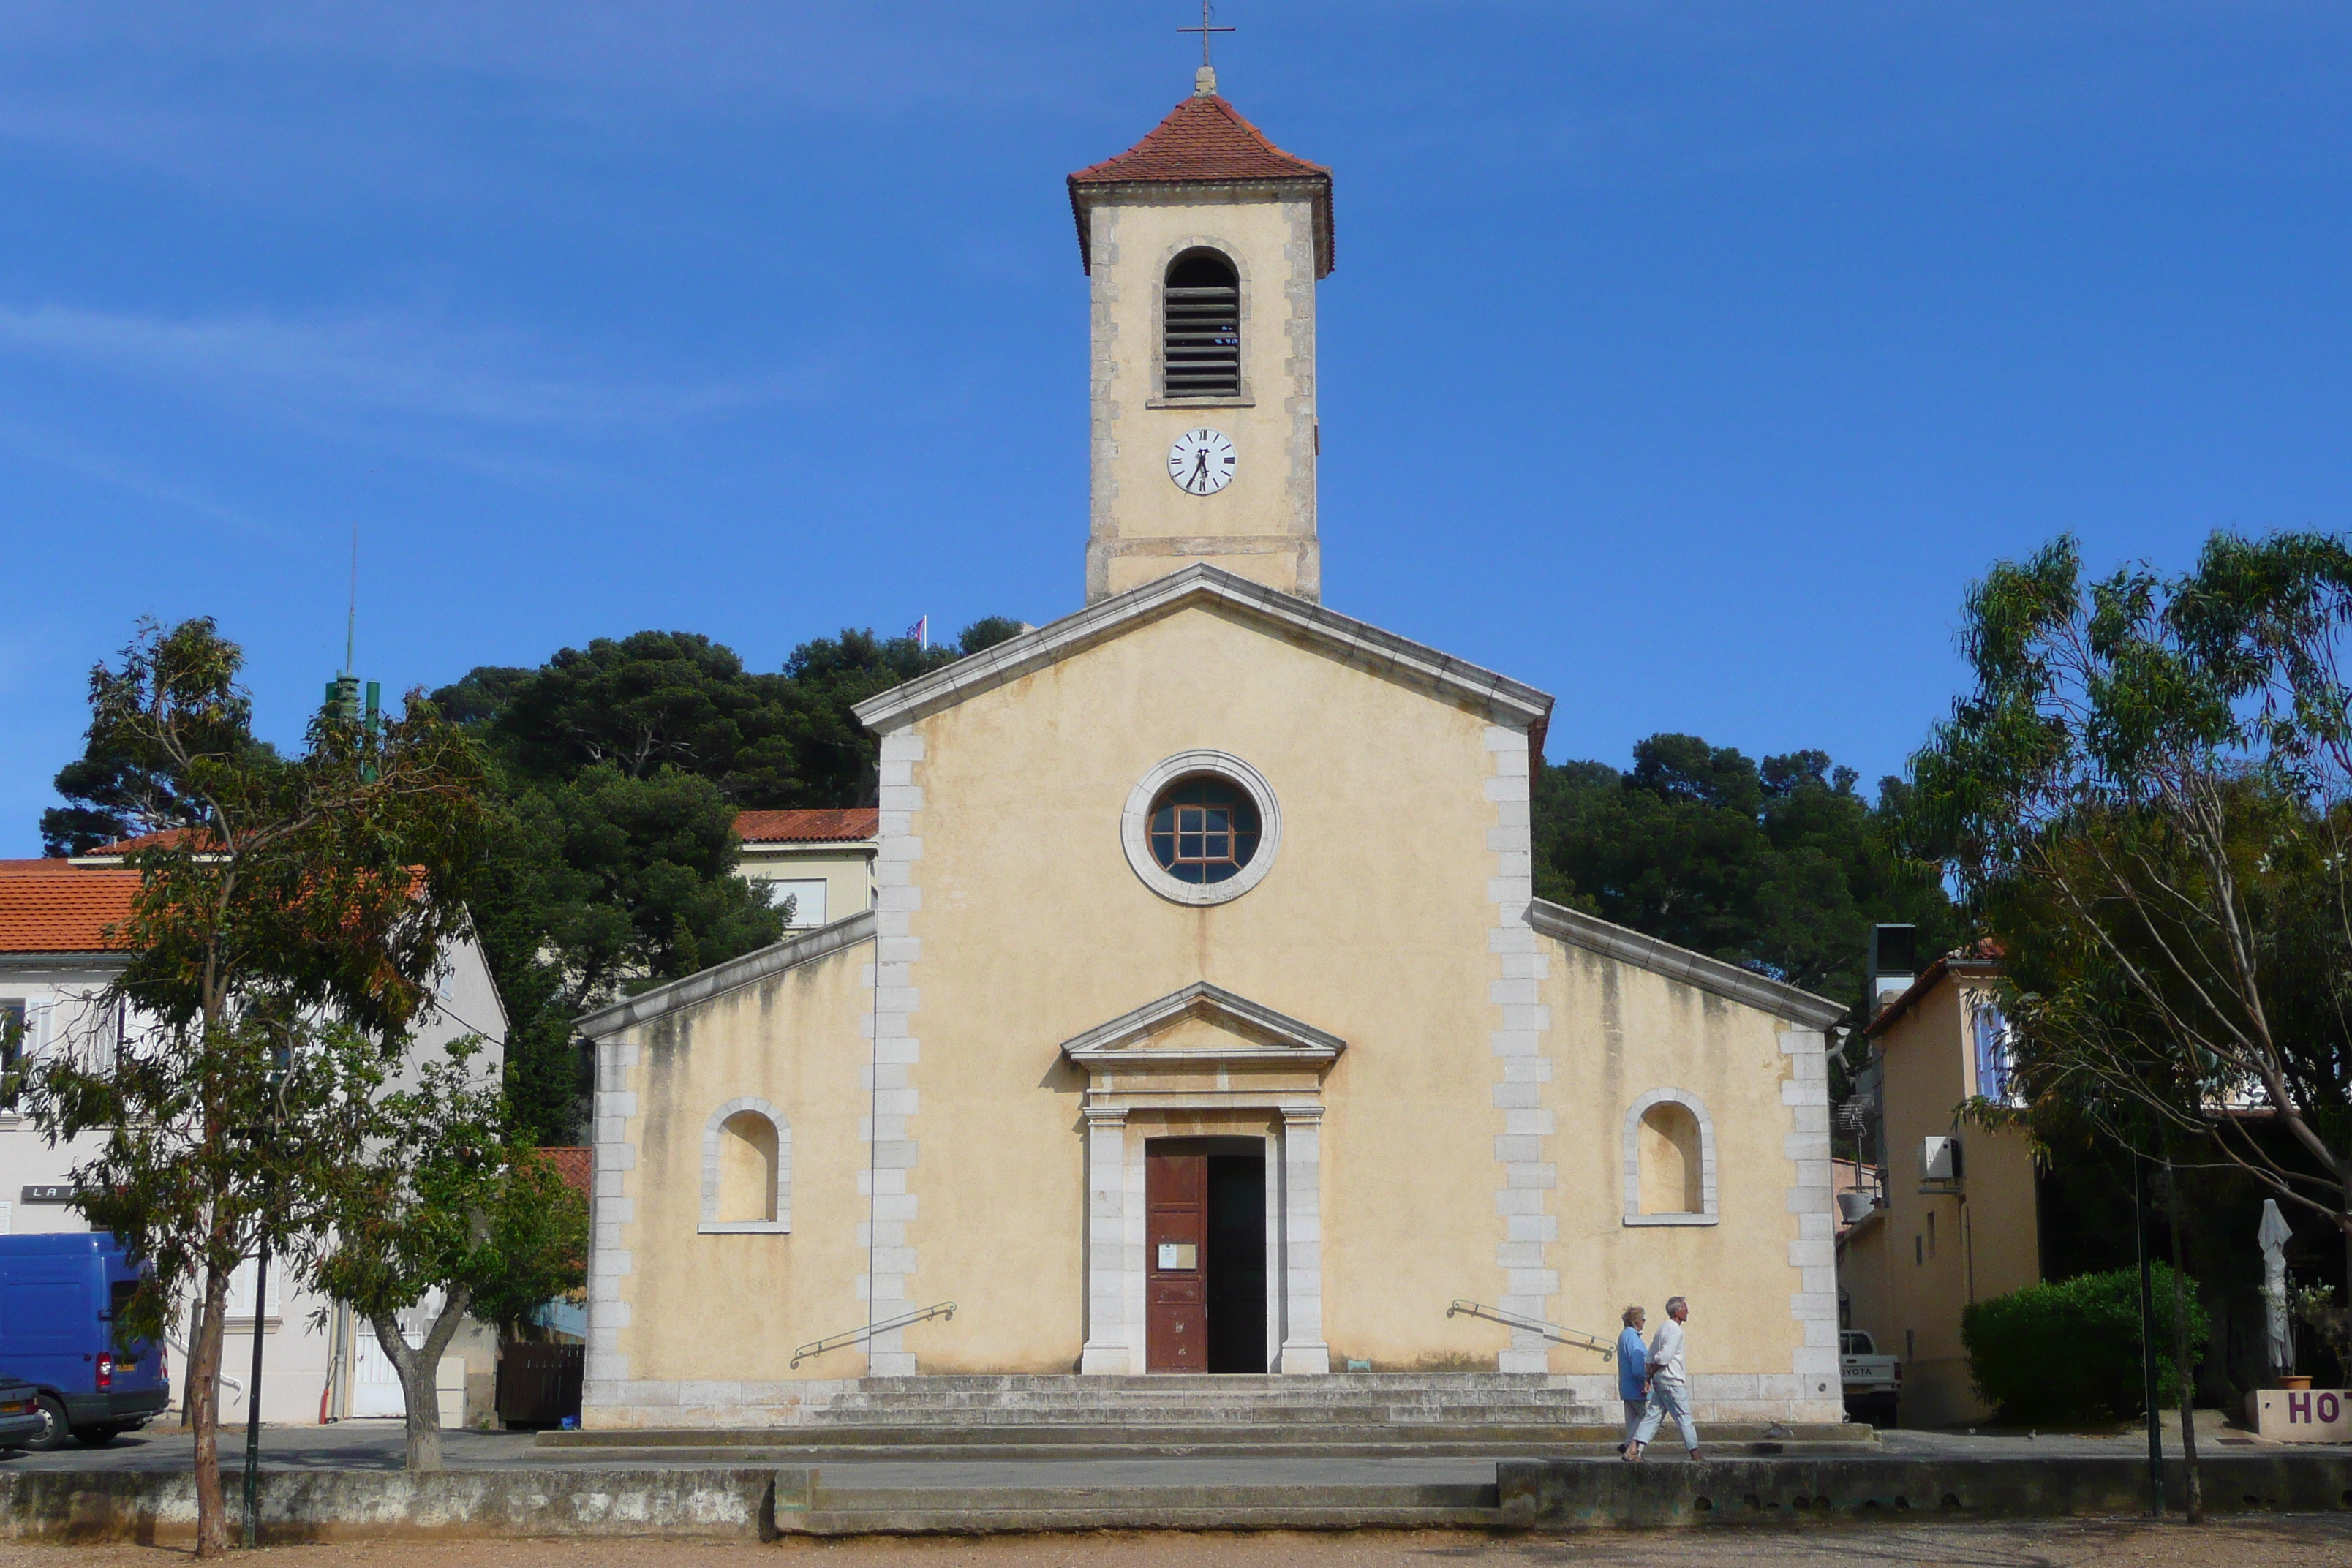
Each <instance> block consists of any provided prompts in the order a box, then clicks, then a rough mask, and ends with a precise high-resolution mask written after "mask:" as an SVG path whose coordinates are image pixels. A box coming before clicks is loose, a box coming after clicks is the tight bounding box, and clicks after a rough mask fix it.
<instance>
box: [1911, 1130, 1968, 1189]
mask: <svg viewBox="0 0 2352 1568" xmlns="http://www.w3.org/2000/svg"><path fill="white" fill-rule="evenodd" d="M1919 1179H1920V1180H1921V1181H1923V1182H1957V1181H1958V1180H1959V1179H1960V1141H1959V1140H1958V1139H1957V1138H1952V1137H1948V1136H1945V1135H1942V1134H1935V1135H1931V1136H1929V1137H1927V1138H1926V1139H1923V1140H1921V1142H1920V1144H1919Z"/></svg>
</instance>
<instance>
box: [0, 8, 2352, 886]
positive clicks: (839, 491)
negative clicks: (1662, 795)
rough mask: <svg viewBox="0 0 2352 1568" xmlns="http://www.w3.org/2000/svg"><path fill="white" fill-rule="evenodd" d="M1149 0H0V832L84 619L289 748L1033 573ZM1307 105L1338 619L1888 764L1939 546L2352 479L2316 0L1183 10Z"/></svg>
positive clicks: (1269, 102) (770, 651) (1914, 668)
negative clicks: (344, 720)
mask: <svg viewBox="0 0 2352 1568" xmlns="http://www.w3.org/2000/svg"><path fill="white" fill-rule="evenodd" d="M1196 15H1197V13H1194V14H1193V15H1188V14H1187V6H1186V5H1185V4H1184V3H1183V0H1119V3H1117V4H1104V3H1097V4H1091V5H1076V4H1070V5H1031V4H1021V3H1013V0H1000V3H997V4H992V5H985V6H982V5H969V6H964V5H957V6H948V5H899V4H889V3H880V4H862V5H843V4H840V3H838V0H835V3H832V4H827V5H789V4H781V3H772V4H763V5H751V4H736V5H717V4H700V3H697V0H661V3H659V4H646V5H619V4H599V3H596V0H569V3H566V4H562V5H554V4H545V5H542V4H531V3H520V0H517V3H509V4H499V3H496V0H469V3H467V4H463V5H457V4H441V3H438V0H404V3H403V4H400V5H389V4H385V5H375V4H364V3H349V4H320V3H312V4H307V5H282V6H273V5H243V4H236V3H234V0H215V3H214V4H209V5H205V6H201V7H197V6H189V7H163V6H156V5H152V4H149V5H110V4H103V3H96V0H74V3H69V4H44V3H39V0H16V3H15V4H12V5H9V6H7V7H6V8H5V10H0V190H5V191H6V192H7V195H6V197H5V200H0V548H5V560H6V562H7V563H8V566H9V572H8V574H7V581H8V583H9V584H10V587H11V589H12V592H11V594H10V600H11V607H10V612H9V613H8V614H7V616H5V618H0V713H5V717H6V721H7V723H6V732H7V734H8V737H9V742H10V743H9V744H8V745H7V747H6V748H5V752H0V757H5V761H0V854H16V855H23V854H32V853H35V852H37V849H36V846H37V835H36V830H35V822H36V819H37V816H38V814H39V811H40V809H41V807H42V806H43V805H47V804H49V803H50V800H51V796H50V795H49V791H48V783H47V782H48V778H49V776H50V774H51V773H53V772H54V771H55V770H56V768H57V767H58V764H59V763H62V762H64V761H66V760H67V759H68V758H69V757H70V756H72V755H73V754H74V753H75V752H77V751H78V750H79V732H80V729H81V725H82V723H83V711H82V694H83V680H84V676H85V673H86V671H87V670H88V668H89V665H90V664H91V662H92V661H94V660H96V659H98V658H102V657H105V656H106V655H108V654H109V653H110V650H112V649H114V648H116V647H120V645H121V643H122V641H123V640H124V638H125V637H127V636H128V634H129V632H130V630H131V626H132V623H133V622H134V620H135V619H136V618H137V617H138V616H142V615H152V616H158V617H162V618H164V619H167V620H168V619H174V618H178V617H181V616H190V615H196V614H210V615H213V616H216V617H218V619H219V620H220V622H221V624H222V626H224V627H225V628H226V631H227V632H228V633H229V634H230V635H231V636H233V637H236V638H237V639H239V640H240V641H242V642H243V643H244V644H245V645H246V647H247V649H248V651H249V654H250V658H251V679H252V684H253V686H254V689H255V691H256V695H257V699H258V702H259V710H260V713H261V718H262V722H263V725H264V727H265V729H267V730H268V731H269V732H271V733H272V734H274V735H276V736H277V737H278V738H280V739H285V740H290V739H292V738H294V737H295V736H296V735H298V734H299V727H300V723H301V720H302V717H303V715H304V714H305V713H306V712H307V711H308V710H309V709H310V706H311V705H312V704H313V703H315V701H316V700H317V697H318V693H319V690H320V684H321V682H323V681H324V680H325V679H326V678H327V677H328V676H329V675H331V673H332V672H333V671H334V669H335V668H337V667H338V666H339V665H340V663H341V656H342V638H343V611H344V596H345V580H346V574H347V572H348V569H349V563H348V552H349V549H350V540H351V531H352V527H353V526H354V525H357V527H358V528H359V530H360V551H361V584H360V597H359V664H360V667H361V669H362V673H364V674H365V675H367V676H370V677H372V678H374V679H381V680H383V682H384V683H385V685H386V687H387V689H400V688H404V687H406V686H409V685H412V684H423V685H426V686H432V685H436V684H438V683H441V682H443V681H446V680H448V679H453V678H455V677H456V676H457V675H459V674H461V673H462V672H463V671H464V670H466V669H467V668H470V667H471V666H473V665H476V664H486V663H496V664H529V663H535V662H537V661H539V660H541V659H542V658H546V657H547V656H548V655H549V654H551V653H552V652H553V651H554V650H555V649H556V648H558V647H562V646H564V645H566V644H578V643H582V642H584V641H585V640H586V639H588V638H590V637H596V636H601V635H621V634H625V633H627V632H630V631H633V630H637V629H640V628H643V627H648V626H658V627H675V628H680V629H687V630H694V631H700V632H706V633H708V634H709V635H711V636H713V637H718V638H719V639H720V640H722V641H725V642H727V643H729V644H730V645H732V646H733V647H736V648H737V649H738V650H740V652H741V653H742V654H743V655H744V657H745V658H747V659H748V660H749V661H751V663H752V664H753V665H754V666H756V667H761V668H773V667H775V666H777V665H778V664H780V663H781V662H782V659H783V658H784V656H785V654H786V653H787V652H788V651H789V650H790V649H791V647H793V644H795V643H796V642H799V641H801V640H803V638H806V637H814V636H820V635H824V634H827V633H830V632H831V631H833V630H834V629H835V628H837V627H839V626H845V625H856V626H867V625H871V626H877V627H878V628H881V629H883V630H886V631H889V630H896V629H898V628H900V627H903V626H907V625H908V624H909V623H910V622H912V621H913V620H914V619H915V618H916V617H917V616H920V615H925V614H928V615H929V616H930V617H931V620H932V624H933V626H935V627H945V628H948V629H949V630H950V631H951V630H952V629H953V628H955V627H957V626H961V625H962V624H963V623H964V622H966V621H969V620H971V619H973V618H976V617H978V616H982V615H987V614H992V613H1003V614H1008V615H1013V616H1020V617H1022V618H1024V619H1027V620H1031V621H1038V622H1042V621H1045V620H1048V619H1051V618H1053V617H1055V616H1059V615H1063V614H1066V613H1067V612H1068V611H1070V610H1072V609H1074V608H1076V606H1077V605H1078V603H1079V598H1080V593H1081V581H1082V580H1081V575H1080V572H1081V557H1082V552H1083V543H1084V538H1085V531H1086V482H1087V471H1086V452H1085V438H1086V433H1085V414H1086V410H1085V398H1086V375H1085V356H1086V342H1085V331H1086V310H1085V288H1086V284H1085V279H1084V278H1083V276H1082V275H1081V274H1080V272H1079V270H1078V262H1077V255H1076V243H1075V240H1074V237H1073V233H1072V228H1071V222H1070V216H1069V208H1068V205H1067V200H1066V195H1065V192H1064V188H1063V185H1062V176H1063V175H1064V174H1066V173H1067V172H1068V171H1070V170H1072V169H1074V168H1077V167H1079V166H1081V165H1083V164H1086V163H1091V162H1094V161H1095V160H1097V159H1099V158H1102V157H1104V156H1107V155H1108V154H1110V153H1115V152H1118V151H1119V150H1120V149H1122V148H1124V147H1126V146H1128V145H1129V144H1130V143H1131V142H1134V141H1135V140H1136V139H1137V138H1138V137H1139V136H1140V135H1141V134H1142V133H1143V132H1145V131H1147V130H1148V129H1150V126H1151V125H1152V124H1153V123H1154V122H1155V121H1157V120H1158V119H1159V118H1160V115H1162V114H1163V113H1165V112H1166V110H1168V109H1169V108H1170V107H1171V105H1172V104H1173V103H1174V102H1175V101H1176V100H1178V99H1179V98H1180V97H1181V95H1182V94H1183V92H1184V91H1185V90H1186V89H1187V88H1188V87H1189V84H1190V79H1191V71H1192V65H1193V64H1194V63H1196V57H1195V56H1193V55H1192V53H1191V52H1190V51H1191V50H1192V48H1193V47H1194V46H1193V45H1192V41H1191V40H1189V39H1185V38H1180V37H1177V35H1176V33H1175V32H1174V29H1175V28H1176V27H1177V26H1180V25H1181V24H1183V23H1186V22H1188V21H1191V20H1193V19H1194V18H1195V16H1196ZM1219 19H1220V20H1221V21H1223V22H1230V23H1233V24H1234V25H1236V26H1238V27H1239V28H1240V31H1239V32H1237V33H1235V34H1234V35H1232V36H1231V37H1229V38H1226V39H1223V40H1221V41H1220V45H1219V50H1220V54H1219V68H1220V74H1221V76H1222V79H1223V86H1224V89H1225V91H1226V93H1227V96H1229V97H1230V98H1232V99H1233V100H1234V102H1235V103H1236V104H1237V105H1238V106H1239V107H1240V108H1241V110H1243V112H1244V113H1245V114H1247V115H1249V116H1250V117H1251V118H1252V119H1254V120H1255V121H1256V122H1257V123H1258V125H1259V126H1260V127H1261V128H1262V129H1264V130H1265V132H1267V133H1268V134H1269V135H1270V136H1271V137H1272V138H1273V139H1274V140H1275V141H1276V142H1278V143H1279V144H1281V145H1282V146H1284V147H1286V148H1287V149H1288V150H1290V151H1292V152H1295V153H1299V154H1301V155H1302V156H1305V157H1308V158H1312V159H1315V160H1317V161H1318V162H1322V163H1328V164H1330V165H1332V166H1333V168H1334V170H1335V172H1336V179H1337V190H1338V230H1339V268H1338V270H1337V271H1336V272H1334V273H1333V275H1332V276H1331V277H1330V279H1328V280H1327V281H1326V283H1325V284H1324V286H1323V293H1322V325H1323V331H1322V340H1321V353H1322V360H1321V367H1320V368H1321V374H1322V395H1323V406H1322V419H1323V432H1324V447H1323V464H1322V475H1321V477H1322V511H1321V519H1322V529H1323V537H1324V561H1325V567H1324V582H1325V593H1326V598H1327V600H1328V603H1330V604H1331V605H1333V606H1334V607H1336V608H1339V609H1341V610H1343V611H1346V612H1348V613H1349V614H1351V615H1355V616H1362V617H1364V618H1366V619H1368V620H1370V621H1373V622H1375V623H1377V624H1379V625H1381V626H1387V627H1390V628H1391V629H1394V630H1396V631H1399V632H1402V633H1403V634H1405V635H1407V636H1410V637H1417V638H1421V639H1423V640H1425V641H1428V642H1431V643H1434V644H1436V645H1437V646H1439V647H1444V648H1445V649H1446V650H1447V651H1449V652H1452V653H1454V654H1457V655H1459V656H1462V657H1464V658H1471V659H1475V660H1477V661H1479V662H1481V663H1485V664H1487V665H1491V666H1493V667H1495V668H1500V669H1502V670H1504V671H1507V672H1508V673H1509V674H1511V675H1514V676H1517V677H1518V678H1520V679H1526V680H1528V681H1532V682H1534V683H1536V684H1538V685H1539V686H1541V687H1543V688H1545V689H1548V690H1549V691H1551V692H1553V693H1554V694H1555V695H1556V696H1557V697H1558V699H1559V708H1558V710H1557V712H1556V715H1555V717H1554V720H1553V723H1552V729H1551V744H1550V751H1551V754H1552V755H1553V756H1554V757H1555V758H1570V757H1601V758H1603V759H1606V760H1610V761H1612V762H1617V763H1622V762H1623V761H1624V760H1625V758H1626V755H1627V752H1628V750H1629V748H1630V747H1631V745H1632V743H1633V742H1634V741H1635V740H1636V739H1638V738H1639V737H1641V736H1643V735H1644V734H1647V733H1650V732H1652V731H1658V730H1683V731H1694V732H1696V733H1699V734H1703V735H1705V736H1706V737H1708V738H1709V739H1711V740H1714V741H1716V742H1720V743H1727V744H1736V745H1738V746H1740V747H1742V748H1743V749H1746V750H1748V751H1750V752H1756V753H1759V754H1760V753H1763V752H1774V751H1784V750H1790V749H1793V748H1797V747H1801V746H1819V747H1822V748H1825V749H1827V750H1828V751H1830V752H1832V753H1833V754H1834V755H1835V756H1836V757H1837V758H1838V759H1840V760H1841V761H1844V762H1850V763H1853V764H1854V765H1855V766H1857V767H1859V768H1861V769H1862V770H1863V771H1864V774H1865V775H1866V776H1870V777H1875V776H1876V775H1878V774H1880V773H1885V772H1889V771H1894V770H1896V769H1899V768H1900V766H1901V765H1902V762H1903V759H1904V757H1905V756H1906V754H1907V753H1908V752H1909V751H1910V750H1911V749H1912V748H1913V747H1915V746H1916V744H1917V743H1918V742H1919V740H1920V738H1921V736H1922V735H1923V733H1924V732H1925V731H1926V728H1927V725H1928V724H1929V723H1931V722H1932V721H1934V720H1935V719H1936V718H1937V716H1938V715H1939V714H1940V713H1941V712H1942V711H1943V710H1945V708H1946V706H1947V705H1948V702H1949V700H1950V699H1951V696H1952V693H1953V691H1954V689H1955V687H1956V683H1957V681H1958V678H1959V669H1958V660H1957V657H1956V652H1955V649H1954V646H1953V638H1952V634H1953V628H1954V625H1955V620H1956V611H1957V605H1958V600H1959V596H1960V594H1961V592H1962V589H1963V587H1964V585H1965V584H1967V582H1968V581H1969V579H1970V578H1971V577H1973V576H1975V575H1977V574H1979V573H1981V571H1982V570H1983V568H1984V566H1985V565H1986V563H1989V562H1990V561H1991V560H1993V559H1996V558H1999V557H2002V556H2010V555H2016V554H2019V553H2021V552H2025V551H2028V550H2030V549H2032V547H2033V546H2034V545H2035V544H2037V543H2039V542H2042V540H2044V539H2046V538H2048V537H2050V536H2051V535H2053V534H2054V533H2057V532H2059V531H2067V530H2071V531H2075V532H2077V533H2079V534H2080V535H2081V536H2082V537H2083V539H2084V543H2085V548H2086V551H2087V553H2088V554H2089V555H2090V557H2091V558H2092V559H2093V560H2094V561H2095V562H2100V563H2107V562H2114V561H2118V560H2122V559H2126V558H2144V559H2147V560H2150V561H2153V562H2155V563H2158V564H2160V565H2165V566H2178V565H2180V564H2183V563H2186V562H2187V561H2188V560H2189V557H2190V556H2191V554H2192V553H2193V552H2194V550H2195V549H2196V546H2197V544H2198V542H2200V540H2201V539H2202V538H2203V537H2204V536H2205V535H2206V534H2207V533H2208V532H2209V531H2211V530H2213V529H2216V528H2225V527H2226V528H2236V529H2242V530H2248V531H2269V530H2272V529H2276V528H2283V527H2319V528H2328V529H2336V528H2341V527H2342V526H2343V525H2344V521H2345V518H2346V515H2347V495H2352V439H2347V436H2352V428H2348V427H2347V416H2352V266H2347V262H2352V256H2347V249H2352V245H2347V241H2352V208H2347V195H2352V181H2347V172H2352V170H2348V169H2347V149H2348V148H2352V141H2347V130H2348V129H2352V124H2347V121H2352V47H2347V46H2352V12H2347V10H2346V9H2345V8H2344V7H2343V6H2341V5H2321V4H2310V5H2295V4H2260V3H2253V0H2248V3H2243V4H2219V3H2213V4H2189V3H2180V4H2168V3H2166V0H2138V3H2136V4H2119V5H2105V4H2068V3H2065V0H2034V3H2032V4H2009V3H2005V0H1974V3H1969V4H1949V5H1945V4H1914V5H1905V4H1890V3H1887V0H1879V3H1877V4H1869V5H1864V4H1851V5H1849V4H1816V3H1811V0H1788V3H1784V4H1776V5H1757V4H1755V3H1754V0H1735V3H1717V0H1685V3H1679V4H1668V3H1664V0H1653V3H1647V4H1634V3H1595V4H1572V3H1559V0H1554V3H1550V4H1541V5H1536V4H1528V5H1511V4H1495V5H1389V4H1380V3H1377V0H1349V3H1347V4H1338V3H1330V4H1320V3H1318V4H1301V3H1283V4H1277V3H1276V0H1227V4H1226V5H1224V6H1223V12H1222V15H1221V16H1220V18H1219Z"/></svg>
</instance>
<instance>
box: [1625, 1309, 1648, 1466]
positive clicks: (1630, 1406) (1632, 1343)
mask: <svg viewBox="0 0 2352 1568" xmlns="http://www.w3.org/2000/svg"><path fill="white" fill-rule="evenodd" d="M1643 1316H1644V1314H1643V1311H1642V1309H1641V1308H1639V1307H1628V1308H1626V1309H1625V1317H1624V1321H1625V1331H1624V1332H1622V1333H1621V1334H1619V1335H1618V1336H1617V1397H1618V1398H1620V1399H1622V1400H1623V1401H1624V1402H1625V1440H1624V1441H1623V1442H1622V1443H1620V1444H1618V1445H1617V1451H1618V1452H1619V1453H1621V1454H1622V1453H1623V1452H1624V1451H1625V1450H1626V1449H1627V1448H1629V1447H1633V1428H1635V1427H1636V1426H1640V1425H1641V1424H1642V1411H1643V1406H1645V1405H1648V1404H1649V1402H1650V1352H1649V1347H1647V1346H1646V1345H1644V1344H1643V1343H1642V1320H1643Z"/></svg>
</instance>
